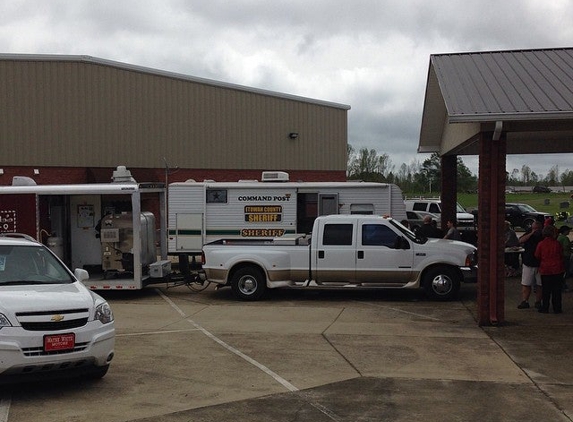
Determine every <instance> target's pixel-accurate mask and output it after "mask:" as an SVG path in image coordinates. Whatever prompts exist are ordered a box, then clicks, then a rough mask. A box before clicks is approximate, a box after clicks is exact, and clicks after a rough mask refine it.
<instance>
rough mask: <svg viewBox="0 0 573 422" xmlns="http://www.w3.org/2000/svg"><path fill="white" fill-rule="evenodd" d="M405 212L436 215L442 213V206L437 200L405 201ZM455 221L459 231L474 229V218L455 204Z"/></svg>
mask: <svg viewBox="0 0 573 422" xmlns="http://www.w3.org/2000/svg"><path fill="white" fill-rule="evenodd" d="M404 203H405V204H406V211H424V212H431V213H432V214H436V215H437V216H438V217H439V216H440V215H441V213H442V204H441V202H440V200H439V199H406V200H405V201H404ZM456 220H457V227H458V229H459V230H469V229H473V228H474V216H473V214H470V213H469V212H467V211H466V210H465V209H464V208H463V207H462V206H461V205H460V204H456Z"/></svg>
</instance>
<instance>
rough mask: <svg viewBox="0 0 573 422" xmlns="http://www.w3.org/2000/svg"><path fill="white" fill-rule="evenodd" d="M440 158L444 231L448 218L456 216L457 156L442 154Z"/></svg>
mask: <svg viewBox="0 0 573 422" xmlns="http://www.w3.org/2000/svg"><path fill="white" fill-rule="evenodd" d="M441 160H442V180H441V186H442V190H441V197H440V202H441V203H442V204H441V205H442V215H441V217H442V230H444V232H445V231H446V223H447V221H448V220H451V219H454V218H456V202H457V192H458V156H457V155H444V156H442V158H441Z"/></svg>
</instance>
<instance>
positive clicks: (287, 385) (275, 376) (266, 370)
mask: <svg viewBox="0 0 573 422" xmlns="http://www.w3.org/2000/svg"><path fill="white" fill-rule="evenodd" d="M156 291H157V292H158V293H159V295H160V296H161V297H162V298H163V299H164V300H165V301H166V302H167V303H169V305H171V307H172V308H173V309H175V311H177V312H178V313H179V315H181V316H182V317H186V316H187V315H185V312H183V311H182V310H181V308H179V306H177V305H176V304H175V303H174V302H173V301H172V300H171V299H170V298H168V297H167V296H165V294H164V293H163V292H162V291H161V290H158V289H156ZM187 321H188V322H190V323H191V324H193V326H194V327H195V328H197V329H198V330H200V331H201V332H202V333H203V334H205V335H206V336H207V337H209V338H210V339H211V340H213V341H215V342H217V343H219V344H220V345H221V346H223V347H224V348H225V349H227V350H228V351H230V352H232V353H234V354H236V355H237V356H239V357H241V358H243V359H244V360H246V361H247V362H249V363H250V364H251V365H254V366H255V367H257V368H259V369H260V370H261V371H263V372H264V373H265V374H267V375H269V376H270V377H272V378H273V379H274V380H275V381H277V382H278V383H280V384H282V385H283V386H284V387H285V388H286V389H287V390H289V391H298V388H296V387H295V386H294V385H292V384H291V383H290V382H288V381H287V380H285V379H284V378H282V377H281V376H280V375H278V374H276V373H275V372H273V371H271V370H270V369H269V368H267V367H266V366H265V365H263V364H262V363H259V362H257V361H256V360H254V359H253V358H251V357H249V356H247V355H245V354H244V353H243V352H241V351H240V350H237V349H235V348H234V347H232V346H230V345H228V344H227V343H225V342H224V341H223V340H221V339H220V338H218V337H217V336H215V335H213V334H211V333H210V332H209V331H207V330H206V329H204V328H203V327H201V326H200V325H199V324H197V323H196V322H195V321H193V320H192V319H187Z"/></svg>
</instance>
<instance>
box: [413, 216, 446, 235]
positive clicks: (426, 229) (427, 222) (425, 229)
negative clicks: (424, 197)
mask: <svg viewBox="0 0 573 422" xmlns="http://www.w3.org/2000/svg"><path fill="white" fill-rule="evenodd" d="M416 233H417V234H418V235H420V236H421V237H426V238H432V237H442V236H440V234H439V232H438V228H437V227H434V225H433V224H432V217H431V216H429V215H426V216H424V224H422V225H421V226H420V228H419V229H418V231H417V232H416Z"/></svg>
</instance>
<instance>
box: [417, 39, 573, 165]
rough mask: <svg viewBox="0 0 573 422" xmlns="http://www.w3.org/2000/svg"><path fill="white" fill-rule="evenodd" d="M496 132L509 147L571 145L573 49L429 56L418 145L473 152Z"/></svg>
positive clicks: (537, 149) (550, 149) (566, 149)
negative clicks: (482, 134)
mask: <svg viewBox="0 0 573 422" xmlns="http://www.w3.org/2000/svg"><path fill="white" fill-rule="evenodd" d="M495 131H499V133H503V134H504V135H505V136H506V139H507V153H508V154H517V153H519V154H534V153H535V154H537V153H560V152H563V153H570V152H573V48H559V49H540V50H519V51H494V52H477V53H456V54H436V55H432V56H430V67H429V71H428V80H427V85H426V93H425V100H424V112H423V116H422V126H421V131H420V141H419V146H418V152H437V153H439V154H440V155H449V154H458V155H477V154H478V149H477V139H478V135H479V133H480V132H495Z"/></svg>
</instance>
